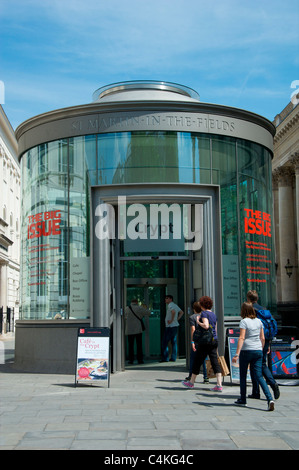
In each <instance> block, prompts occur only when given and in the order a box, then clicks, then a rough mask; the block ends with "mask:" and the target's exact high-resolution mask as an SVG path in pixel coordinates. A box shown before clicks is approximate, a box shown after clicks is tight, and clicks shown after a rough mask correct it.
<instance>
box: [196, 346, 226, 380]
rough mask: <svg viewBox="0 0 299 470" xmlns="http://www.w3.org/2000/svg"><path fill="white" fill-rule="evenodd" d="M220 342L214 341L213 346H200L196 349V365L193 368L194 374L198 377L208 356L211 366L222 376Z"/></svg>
mask: <svg viewBox="0 0 299 470" xmlns="http://www.w3.org/2000/svg"><path fill="white" fill-rule="evenodd" d="M217 350H218V341H216V340H215V341H214V343H213V344H205V345H200V346H198V347H197V349H196V353H195V357H194V363H193V368H192V374H195V375H198V374H199V371H200V368H201V366H202V364H203V363H204V360H205V358H206V357H207V356H209V358H210V361H211V366H212V368H213V371H214V373H215V374H218V373H220V374H221V367H220V365H219V362H218V353H217Z"/></svg>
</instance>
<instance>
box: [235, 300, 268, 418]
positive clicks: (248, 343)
mask: <svg viewBox="0 0 299 470" xmlns="http://www.w3.org/2000/svg"><path fill="white" fill-rule="evenodd" d="M241 318H242V320H241V321H240V336H239V340H238V346H237V351H236V355H235V356H234V357H233V359H232V362H233V363H236V362H237V361H238V358H239V370H240V392H241V397H240V398H239V399H238V400H237V401H236V402H235V403H236V404H237V405H241V406H246V377H247V370H248V366H249V365H250V370H251V371H252V373H253V374H254V377H255V379H256V380H257V381H258V383H259V385H260V386H261V388H262V390H263V392H264V395H265V397H266V399H267V401H268V411H273V410H274V401H273V398H272V395H271V393H270V390H269V387H268V385H267V383H266V381H265V379H264V377H263V373H262V358H263V347H264V343H265V337H264V329H263V324H262V322H261V321H260V320H259V319H258V318H257V317H256V311H255V310H254V308H253V306H252V304H251V303H249V302H244V303H243V305H242V307H241Z"/></svg>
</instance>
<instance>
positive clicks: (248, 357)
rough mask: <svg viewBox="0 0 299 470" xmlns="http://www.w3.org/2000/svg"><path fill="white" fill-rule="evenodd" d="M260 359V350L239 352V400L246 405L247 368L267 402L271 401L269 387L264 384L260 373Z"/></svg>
mask: <svg viewBox="0 0 299 470" xmlns="http://www.w3.org/2000/svg"><path fill="white" fill-rule="evenodd" d="M262 359H263V353H262V351H261V350H254V351H251V350H241V352H240V357H239V366H240V391H241V400H242V402H243V403H246V385H247V384H246V377H247V370H248V366H250V370H251V371H252V373H253V374H254V377H255V378H256V380H257V382H258V383H259V385H260V386H261V388H262V390H263V392H264V395H265V397H266V398H267V401H268V402H269V401H270V400H273V398H272V395H271V393H270V390H269V387H268V385H267V384H266V381H265V379H264V377H263V373H262Z"/></svg>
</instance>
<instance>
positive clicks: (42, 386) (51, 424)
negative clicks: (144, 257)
mask: <svg viewBox="0 0 299 470" xmlns="http://www.w3.org/2000/svg"><path fill="white" fill-rule="evenodd" d="M185 376H186V368H185V364H184V361H183V360H179V361H177V362H176V363H171V364H163V363H162V364H158V363H155V364H153V363H152V364H150V363H146V364H145V365H144V366H142V367H141V366H133V367H130V368H127V370H126V371H125V372H122V373H118V374H112V375H111V380H110V388H107V387H99V386H88V387H87V386H78V387H75V386H74V377H73V376H71V375H69V376H68V375H52V374H31V373H24V372H22V371H17V370H15V369H14V365H13V363H10V364H2V365H1V364H0V450H29V449H30V450H34V449H39V450H40V449H43V450H56V449H57V450H60V449H61V450H103V451H107V452H109V451H117V450H118V451H122V450H126V451H131V452H134V451H138V450H151V451H152V450H157V451H165V452H167V451H168V452H170V451H173V452H175V451H178V450H180V451H184V452H188V453H189V452H190V451H192V450H193V451H197V450H212V449H219V450H256V449H257V450H260V449H265V450H269V449H277V450H298V449H299V393H298V392H299V388H298V387H297V386H282V387H281V397H280V399H279V400H277V401H276V403H275V411H274V412H268V411H267V410H266V402H265V400H264V399H262V400H248V407H247V408H240V407H237V406H236V405H234V401H235V399H236V398H237V397H239V386H238V385H231V384H230V382H229V380H228V379H227V378H226V380H225V383H224V389H223V393H222V394H220V393H216V394H215V393H213V392H211V391H210V388H211V387H212V386H213V385H214V383H215V380H214V379H212V380H211V383H210V384H203V383H202V376H199V380H198V383H197V384H196V387H195V389H194V390H186V389H184V388H183V387H182V386H181V380H183V379H184V378H185Z"/></svg>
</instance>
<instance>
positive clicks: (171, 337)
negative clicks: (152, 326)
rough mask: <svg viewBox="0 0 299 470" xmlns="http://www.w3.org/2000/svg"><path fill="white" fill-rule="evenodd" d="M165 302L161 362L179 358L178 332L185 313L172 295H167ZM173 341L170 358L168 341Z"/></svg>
mask: <svg viewBox="0 0 299 470" xmlns="http://www.w3.org/2000/svg"><path fill="white" fill-rule="evenodd" d="M165 303H166V305H167V312H166V317H165V330H164V335H163V340H162V360H161V361H160V362H168V361H169V360H170V361H172V362H175V361H176V358H177V350H178V348H177V333H178V326H179V320H180V319H181V318H182V316H183V315H184V312H183V310H181V309H180V307H178V305H176V304H175V303H174V302H173V296H172V295H166V296H165ZM169 342H171V345H172V351H171V357H170V359H169V349H168V343H169Z"/></svg>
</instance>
